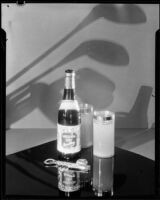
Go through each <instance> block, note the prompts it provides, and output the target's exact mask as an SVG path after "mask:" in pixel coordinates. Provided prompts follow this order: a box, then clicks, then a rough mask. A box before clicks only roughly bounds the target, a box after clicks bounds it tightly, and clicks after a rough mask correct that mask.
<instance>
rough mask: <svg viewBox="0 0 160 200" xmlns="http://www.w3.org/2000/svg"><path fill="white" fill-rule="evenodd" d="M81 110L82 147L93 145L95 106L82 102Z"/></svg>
mask: <svg viewBox="0 0 160 200" xmlns="http://www.w3.org/2000/svg"><path fill="white" fill-rule="evenodd" d="M80 112H81V147H82V148H87V147H90V146H92V145H93V106H91V105H89V104H80Z"/></svg>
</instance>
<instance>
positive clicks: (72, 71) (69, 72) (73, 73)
mask: <svg viewBox="0 0 160 200" xmlns="http://www.w3.org/2000/svg"><path fill="white" fill-rule="evenodd" d="M65 73H66V76H75V71H74V70H73V69H67V70H65Z"/></svg>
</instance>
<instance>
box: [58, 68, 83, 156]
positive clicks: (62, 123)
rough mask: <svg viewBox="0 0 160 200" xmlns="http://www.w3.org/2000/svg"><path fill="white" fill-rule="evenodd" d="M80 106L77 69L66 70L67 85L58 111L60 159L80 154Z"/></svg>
mask: <svg viewBox="0 0 160 200" xmlns="http://www.w3.org/2000/svg"><path fill="white" fill-rule="evenodd" d="M80 126H81V118H80V107H79V104H78V101H77V100H76V99H75V71H74V70H71V69H68V70H66V71H65V87H64V92H63V98H62V101H61V104H60V107H59V111H58V123H57V150H58V157H59V159H65V160H72V159H74V158H78V157H79V156H80V151H81V141H80Z"/></svg>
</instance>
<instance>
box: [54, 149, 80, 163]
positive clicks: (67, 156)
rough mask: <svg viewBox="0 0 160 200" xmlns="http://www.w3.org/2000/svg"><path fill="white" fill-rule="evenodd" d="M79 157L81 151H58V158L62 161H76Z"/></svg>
mask: <svg viewBox="0 0 160 200" xmlns="http://www.w3.org/2000/svg"><path fill="white" fill-rule="evenodd" d="M80 157H81V152H77V153H75V154H65V153H62V152H60V151H58V160H62V161H77V160H78V159H79V158H80Z"/></svg>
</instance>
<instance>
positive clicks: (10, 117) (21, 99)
mask: <svg viewBox="0 0 160 200" xmlns="http://www.w3.org/2000/svg"><path fill="white" fill-rule="evenodd" d="M76 84H77V89H76V91H77V96H78V98H79V99H80V100H81V101H82V102H86V103H90V104H92V105H93V106H94V107H95V108H96V109H103V108H105V107H107V106H109V105H110V104H111V103H112V101H113V92H114V90H115V84H114V83H113V82H112V81H111V80H109V79H108V78H106V77H105V76H103V75H101V74H99V73H98V72H95V71H93V70H91V69H88V68H84V69H80V70H78V71H77V80H76ZM63 88H64V77H63V78H61V79H59V80H58V81H55V82H54V83H52V84H50V85H47V84H45V83H35V84H32V83H31V84H28V86H27V88H26V89H25V90H22V91H18V92H17V93H15V92H14V93H13V94H12V95H10V96H9V97H8V98H7V102H6V107H7V110H6V128H10V126H11V124H13V123H15V122H16V121H18V120H20V119H21V118H23V117H24V116H26V115H28V114H29V113H30V112H31V111H33V110H34V109H35V108H39V109H40V110H41V111H42V112H43V113H44V114H45V116H46V117H47V118H48V119H49V120H51V121H52V122H54V123H56V122H57V112H58V107H59V102H60V100H61V99H62V90H63Z"/></svg>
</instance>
